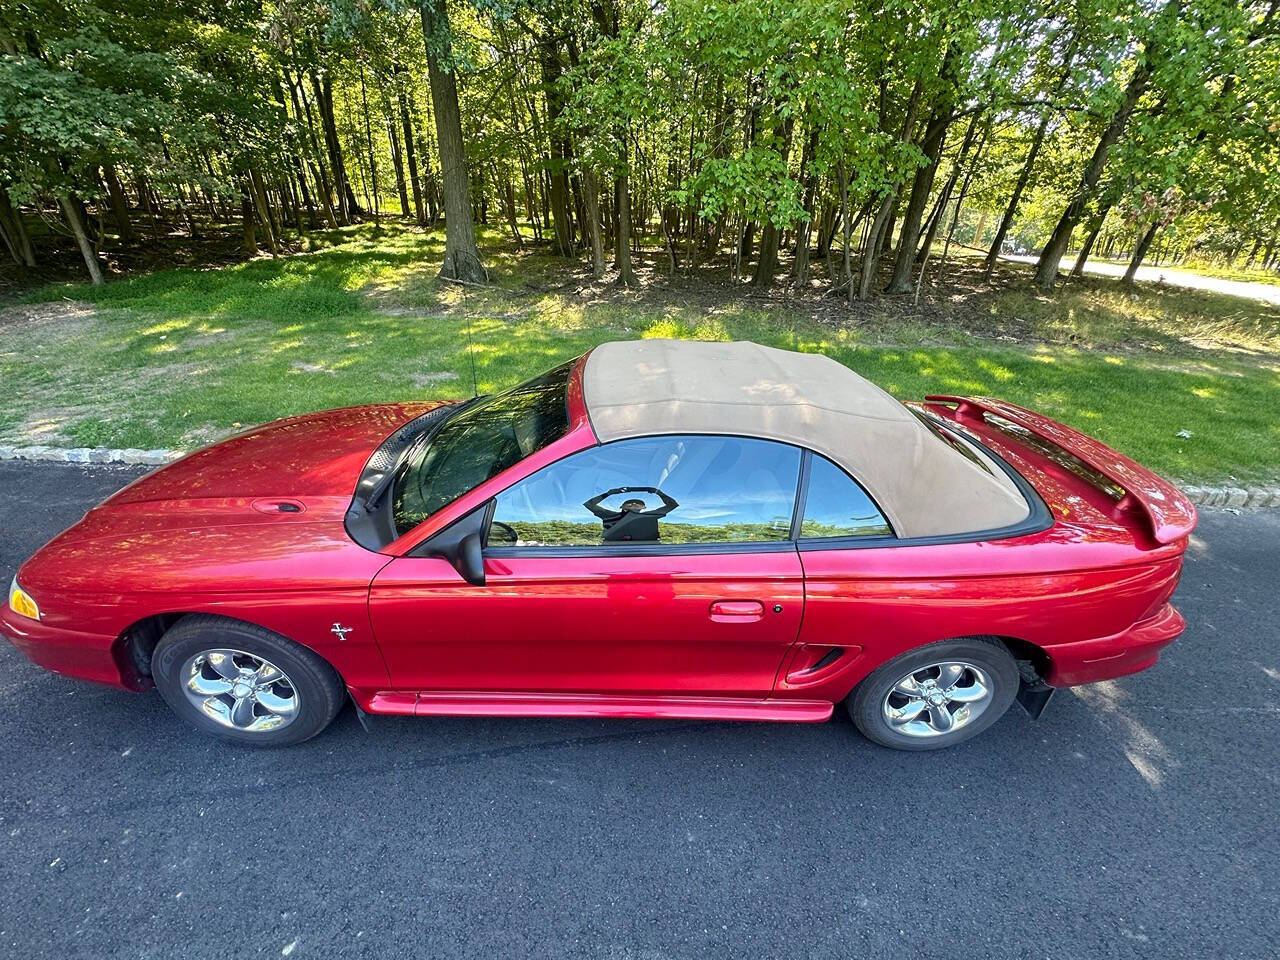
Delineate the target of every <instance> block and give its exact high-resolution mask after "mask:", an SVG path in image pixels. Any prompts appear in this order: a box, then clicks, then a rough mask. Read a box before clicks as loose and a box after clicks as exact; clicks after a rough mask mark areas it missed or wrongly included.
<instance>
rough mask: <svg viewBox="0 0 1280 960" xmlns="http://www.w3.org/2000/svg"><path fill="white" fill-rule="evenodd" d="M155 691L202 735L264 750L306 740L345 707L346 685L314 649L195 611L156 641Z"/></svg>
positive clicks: (233, 621)
mask: <svg viewBox="0 0 1280 960" xmlns="http://www.w3.org/2000/svg"><path fill="white" fill-rule="evenodd" d="M151 674H152V677H153V679H154V680H155V684H156V689H157V690H159V691H160V695H161V696H162V697H164V699H165V702H166V703H168V704H169V706H170V708H172V710H173V712H174V713H176V714H177V715H178V716H179V717H181V718H182V719H183V720H185V721H187V722H188V723H190V724H191V725H192V726H194V727H196V728H198V729H200V730H202V731H203V732H205V733H209V734H212V735H214V736H216V737H220V738H221V739H223V740H231V741H234V742H236V743H245V744H250V745H253V746H261V747H285V746H290V745H292V744H295V743H301V742H302V741H304V740H309V739H310V738H311V737H314V736H315V735H316V734H318V733H319V732H320V731H321V730H323V729H324V728H325V727H327V726H328V725H329V724H330V723H331V722H332V721H333V718H334V717H335V716H337V715H338V711H339V710H341V709H342V703H343V696H344V694H345V693H346V687H345V685H344V684H343V682H342V678H341V677H340V676H338V673H337V671H336V670H334V669H333V667H331V666H330V665H329V664H328V663H326V662H325V660H324V659H323V658H321V657H320V656H319V655H318V654H316V653H315V652H313V651H311V650H308V649H307V648H306V647H303V646H301V645H300V644H297V643H294V642H293V641H292V640H288V639H286V638H284V637H282V636H280V635H279V634H276V633H272V632H271V631H270V630H264V629H263V628H262V627H258V626H254V625H253V624H250V623H244V622H242V621H240V620H232V619H230V618H228V617H217V616H209V615H205V614H200V615H196V616H190V617H184V618H183V619H182V620H180V621H178V622H177V623H176V624H174V626H173V627H171V628H170V629H169V630H168V631H167V632H166V633H165V635H164V636H163V637H161V638H160V642H159V643H158V644H156V649H155V653H154V654H152V657H151Z"/></svg>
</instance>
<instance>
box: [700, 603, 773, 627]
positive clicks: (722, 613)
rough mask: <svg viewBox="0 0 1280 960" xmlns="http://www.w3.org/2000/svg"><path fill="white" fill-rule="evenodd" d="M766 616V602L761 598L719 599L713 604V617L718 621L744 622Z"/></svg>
mask: <svg viewBox="0 0 1280 960" xmlns="http://www.w3.org/2000/svg"><path fill="white" fill-rule="evenodd" d="M763 618H764V604H763V603H761V602H760V601H759V600H717V601H715V602H714V603H713V604H711V619H712V620H714V621H715V622H716V623H744V622H748V621H751V620H760V619H763Z"/></svg>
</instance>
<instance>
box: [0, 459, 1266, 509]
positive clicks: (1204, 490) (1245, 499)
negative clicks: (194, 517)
mask: <svg viewBox="0 0 1280 960" xmlns="http://www.w3.org/2000/svg"><path fill="white" fill-rule="evenodd" d="M186 454H187V451H185V450H138V449H137V448H134V447H128V448H126V449H122V450H121V449H115V448H111V447H73V448H71V449H67V448H64V447H48V446H33V447H14V446H0V460H46V461H50V462H52V463H123V464H134V465H146V466H160V465H161V464H165V463H171V462H172V461H174V460H177V459H178V458H179V457H182V456H185V455H186ZM1180 486H1181V488H1182V492H1183V493H1185V494H1186V495H1187V496H1188V497H1189V498H1190V499H1191V502H1192V503H1194V504H1195V505H1196V506H1198V507H1280V486H1270V487H1205V486H1199V485H1197V484H1190V483H1185V484H1180Z"/></svg>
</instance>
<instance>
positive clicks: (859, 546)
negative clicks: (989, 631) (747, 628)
mask: <svg viewBox="0 0 1280 960" xmlns="http://www.w3.org/2000/svg"><path fill="white" fill-rule="evenodd" d="M926 416H929V417H930V418H931V419H933V420H934V422H935V424H936V425H937V426H938V427H939V428H941V429H943V430H946V431H948V432H950V433H952V434H953V435H956V436H957V437H958V438H959V439H960V440H961V441H962V442H965V443H971V444H973V445H974V446H975V447H977V448H979V449H980V450H981V451H982V452H983V453H984V454H986V455H987V456H988V457H990V458H991V461H992V462H993V463H995V464H996V465H997V466H999V467H1000V469H1002V470H1003V471H1004V472H1005V473H1006V474H1007V475H1008V477H1009V479H1010V480H1011V481H1012V482H1013V483H1014V485H1015V486H1016V487H1017V488H1018V491H1019V492H1020V493H1021V494H1022V496H1023V498H1024V499H1025V500H1026V501H1027V504H1028V507H1029V508H1030V509H1029V512H1028V514H1027V517H1026V519H1024V520H1020V521H1019V522H1017V523H1013V524H1009V525H1008V526H1004V527H994V528H991V529H987V530H975V531H969V532H965V533H952V534H943V535H939V536H928V537H899V536H897V535H896V534H890V535H888V536H863V537H859V536H847V537H812V538H802V537H800V536H798V534H799V532H800V527H799V525H800V524H801V523H802V522H803V519H804V507H805V504H806V502H807V501H808V497H809V476H810V466H811V463H812V457H813V456H814V455H815V454H814V452H813V451H812V450H809V449H808V448H807V447H801V446H799V445H798V444H794V443H786V442H785V441H782V440H772V439H770V438H768V437H750V436H745V435H742V434H736V433H705V432H690V433H657V434H645V435H644V436H639V437H626V438H623V439H624V440H645V439H660V438H662V437H733V438H736V439H739V440H763V441H766V442H768V443H777V444H780V445H782V446H786V447H794V448H795V449H797V450H799V451H800V470H799V472H798V474H797V478H796V497H795V502H794V503H793V505H792V512H791V526H790V529H789V530H788V535H787V539H785V540H760V541H737V542H731V543H652V544H645V543H640V544H630V545H627V546H621V545H619V546H603V545H601V546H560V547H548V546H543V547H515V546H510V547H492V546H489V544H488V535H489V533H488V527H489V525H488V523H487V522H486V524H485V534H484V536H485V545H484V555H485V556H486V557H492V558H494V559H495V560H506V559H518V558H521V557H529V558H540V557H547V558H560V559H573V558H583V559H591V558H598V557H680V556H713V555H724V554H743V553H788V552H794V551H797V550H798V551H801V552H804V551H818V550H868V549H876V548H884V547H927V546H938V545H942V544H950V543H982V542H986V541H989V540H1007V539H1011V538H1013V537H1020V536H1026V535H1028V534H1032V533H1039V532H1041V531H1042V530H1047V529H1049V527H1051V526H1053V514H1052V513H1051V512H1050V510H1049V507H1048V506H1047V505H1046V504H1045V502H1044V500H1043V499H1041V497H1040V495H1039V494H1038V493H1037V492H1036V490H1035V488H1034V487H1032V486H1031V484H1030V483H1028V482H1027V480H1026V479H1025V478H1024V477H1023V476H1022V474H1020V473H1018V471H1017V470H1015V469H1014V468H1013V467H1012V466H1011V465H1010V464H1009V463H1008V462H1006V461H1005V459H1004V458H1003V457H1001V456H1000V455H999V454H998V453H996V452H995V451H994V450H992V449H991V448H990V447H988V446H987V445H986V444H985V443H983V442H982V441H981V440H979V439H978V438H977V437H974V436H972V435H971V434H969V433H968V432H967V431H958V430H953V429H952V426H953V425H952V424H949V423H946V422H944V421H942V420H939V419H938V418H936V417H933V415H932V414H926ZM610 442H611V443H620V442H623V441H622V440H614V441H610ZM607 445H608V444H604V443H598V442H597V443H596V444H594V445H593V446H590V447H583V448H582V449H581V450H575V451H573V452H572V453H566V454H565V455H564V456H563V457H561V458H560V459H559V460H554V461H552V462H551V463H548V464H544V465H543V466H542V467H540V468H539V469H538V470H536V471H534V474H536V473H538V472H540V471H541V470H545V469H547V468H548V467H550V466H553V465H554V464H556V463H560V462H561V461H562V460H567V459H568V458H569V457H572V456H575V455H577V454H579V453H583V452H584V451H586V450H594V449H596V448H598V447H603V446H607ZM818 456H821V455H820V454H818ZM836 466H837V467H839V468H840V469H841V471H842V472H844V473H845V476H848V477H849V479H851V480H852V481H853V482H854V483H856V484H858V486H859V487H861V488H862V490H863V492H864V493H866V495H867V499H868V500H869V501H870V502H871V504H872V506H874V507H875V508H876V509H877V510H879V511H880V515H881V516H883V517H884V518H885V523H886V524H888V525H889V529H890V530H892V529H893V524H892V522H891V521H890V520H889V518H888V515H887V514H885V512H884V511H883V510H881V508H880V505H879V504H878V503H877V502H876V499H875V497H873V496H872V495H871V493H870V491H868V490H867V489H866V487H863V486H862V484H861V483H859V482H858V480H857V478H856V477H853V476H851V475H850V474H849V473H848V472H847V471H844V468H843V467H840V465H839V464H836ZM534 474H529V476H533V475H534ZM523 479H527V478H524V477H522V478H521V480H523ZM519 482H520V480H517V481H516V483H519ZM513 486H514V484H513ZM508 489H510V488H508ZM495 501H496V497H495V498H494V499H492V500H490V505H489V508H488V509H489V511H490V512H489V515H488V519H491V518H492V511H493V509H494V504H495ZM455 522H456V521H455Z"/></svg>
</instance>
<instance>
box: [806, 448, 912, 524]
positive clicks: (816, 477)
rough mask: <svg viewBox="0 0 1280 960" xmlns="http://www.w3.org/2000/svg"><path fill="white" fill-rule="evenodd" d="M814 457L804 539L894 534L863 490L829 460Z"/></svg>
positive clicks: (810, 470) (811, 465) (816, 455)
mask: <svg viewBox="0 0 1280 960" xmlns="http://www.w3.org/2000/svg"><path fill="white" fill-rule="evenodd" d="M811 456H812V459H811V460H810V462H809V492H808V494H807V495H806V497H805V502H804V517H803V519H801V521H800V536H801V538H802V539H816V538H819V537H885V536H889V535H890V534H892V532H893V531H892V530H890V529H889V522H888V521H887V520H885V518H884V516H883V515H882V514H881V513H880V511H879V510H878V509H876V505H875V504H874V503H873V502H872V501H871V498H870V497H869V496H867V492H866V491H865V490H863V489H862V487H860V486H859V485H858V484H857V483H855V482H854V481H853V479H852V478H851V477H850V476H849V475H848V474H847V473H845V472H844V471H843V470H841V469H840V468H839V467H837V466H836V465H835V464H834V463H832V462H831V461H830V460H828V459H827V458H826V457H822V456H819V455H818V454H816V453H815V454H812V455H811Z"/></svg>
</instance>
